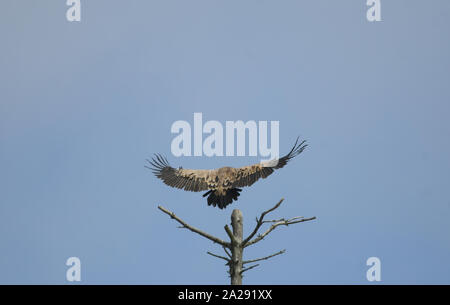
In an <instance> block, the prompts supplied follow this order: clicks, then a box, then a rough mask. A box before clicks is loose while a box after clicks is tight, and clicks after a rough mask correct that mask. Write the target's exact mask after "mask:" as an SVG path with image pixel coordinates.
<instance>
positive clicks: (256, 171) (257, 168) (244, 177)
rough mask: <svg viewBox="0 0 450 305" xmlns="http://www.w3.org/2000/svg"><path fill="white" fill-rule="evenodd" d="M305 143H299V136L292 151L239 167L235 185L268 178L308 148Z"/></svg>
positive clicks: (245, 184) (243, 185)
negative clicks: (262, 161)
mask: <svg viewBox="0 0 450 305" xmlns="http://www.w3.org/2000/svg"><path fill="white" fill-rule="evenodd" d="M305 143H306V141H302V142H300V143H298V138H297V140H296V141H295V144H294V146H293V147H292V149H291V151H290V152H289V153H288V154H287V155H285V156H284V157H282V158H279V159H276V160H272V161H268V162H264V163H257V164H253V165H249V166H244V167H241V168H237V169H236V172H235V181H234V183H233V187H245V186H250V185H252V184H253V183H255V182H256V181H258V180H259V179H260V178H263V179H265V178H267V177H268V176H270V175H271V174H272V173H273V172H274V171H275V170H276V169H279V168H282V167H284V166H285V165H286V164H287V163H288V162H289V160H291V159H292V158H294V157H296V156H297V155H299V154H300V153H301V152H302V151H303V150H304V149H305V148H306V146H308V145H307V144H305Z"/></svg>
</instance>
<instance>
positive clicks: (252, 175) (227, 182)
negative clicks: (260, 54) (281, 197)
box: [146, 138, 307, 209]
mask: <svg viewBox="0 0 450 305" xmlns="http://www.w3.org/2000/svg"><path fill="white" fill-rule="evenodd" d="M305 142H306V141H302V142H301V143H300V144H297V143H298V138H297V141H295V144H294V147H292V149H291V151H290V152H289V153H288V154H287V155H285V156H284V157H282V158H279V159H277V160H272V161H268V162H264V163H257V164H253V165H249V166H244V167H240V168H234V167H221V168H219V169H210V170H208V169H183V168H181V167H180V168H178V169H176V168H173V167H171V166H170V165H169V162H168V161H167V159H166V158H165V157H163V156H161V155H158V154H156V155H155V158H153V159H152V160H151V161H150V160H147V161H148V162H149V163H150V164H151V165H152V167H148V166H146V167H147V168H149V169H150V170H152V172H153V173H154V174H155V175H156V177H158V178H159V179H161V180H162V181H163V182H164V183H165V184H167V185H168V186H171V187H176V188H179V189H183V190H185V191H191V192H200V191H206V190H208V192H206V193H205V194H203V197H205V196H208V195H209V196H208V200H207V201H208V205H212V206H216V205H217V206H218V207H219V208H221V209H223V208H225V207H226V206H227V205H228V204H230V203H232V202H233V200H237V197H239V195H240V194H239V192H240V191H242V190H241V189H240V188H241V187H245V186H250V185H252V184H253V183H255V182H256V181H258V180H259V179H260V178H266V177H267V176H269V175H270V174H272V173H273V172H274V170H276V169H279V168H282V167H284V166H285V165H286V164H287V163H288V161H289V160H290V159H292V158H294V157H295V156H297V155H298V154H300V153H301V152H302V151H303V150H304V149H305V148H306V146H307V144H305Z"/></svg>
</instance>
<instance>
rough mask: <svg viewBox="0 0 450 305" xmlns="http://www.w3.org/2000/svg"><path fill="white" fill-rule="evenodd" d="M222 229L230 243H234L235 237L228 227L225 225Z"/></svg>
mask: <svg viewBox="0 0 450 305" xmlns="http://www.w3.org/2000/svg"><path fill="white" fill-rule="evenodd" d="M224 229H225V232H227V235H228V237H229V238H230V239H231V243H232V244H233V243H236V237H235V236H234V234H233V232H231V230H230V227H229V226H228V225H225V227H224Z"/></svg>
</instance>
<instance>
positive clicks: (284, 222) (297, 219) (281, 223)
mask: <svg viewBox="0 0 450 305" xmlns="http://www.w3.org/2000/svg"><path fill="white" fill-rule="evenodd" d="M314 219H316V217H311V218H303V217H294V218H292V219H288V220H284V219H283V220H281V221H278V222H275V223H274V224H273V225H271V226H270V228H269V229H268V230H267V231H266V232H264V233H263V234H260V235H258V237H256V238H255V239H253V240H251V241H249V242H247V243H246V244H245V245H244V247H248V246H251V245H253V244H255V243H257V242H258V241H261V240H262V239H264V237H266V236H267V235H269V233H270V232H272V231H273V230H275V228H276V227H278V226H288V225H292V224H295V223H300V222H305V221H310V220H314Z"/></svg>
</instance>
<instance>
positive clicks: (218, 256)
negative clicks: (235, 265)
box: [206, 251, 230, 263]
mask: <svg viewBox="0 0 450 305" xmlns="http://www.w3.org/2000/svg"><path fill="white" fill-rule="evenodd" d="M206 253H207V254H209V255H211V256H214V257H217V258H221V259H223V260H226V261H227V263H229V262H230V260H229V259H228V258H226V257H224V256H220V255H217V254H214V253H211V252H209V251H208V252H206Z"/></svg>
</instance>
